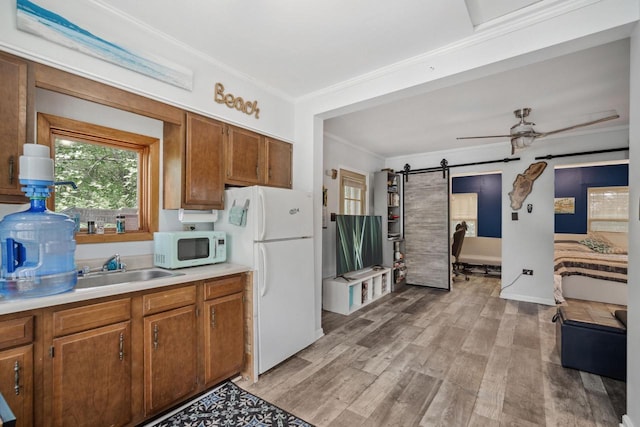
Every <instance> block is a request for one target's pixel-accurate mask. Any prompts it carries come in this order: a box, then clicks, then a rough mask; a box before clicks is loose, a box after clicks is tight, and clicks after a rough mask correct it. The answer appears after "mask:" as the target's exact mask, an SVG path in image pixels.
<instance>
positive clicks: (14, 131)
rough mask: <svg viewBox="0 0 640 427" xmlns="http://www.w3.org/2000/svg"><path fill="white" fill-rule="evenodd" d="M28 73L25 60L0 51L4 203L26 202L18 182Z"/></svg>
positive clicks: (24, 137)
mask: <svg viewBox="0 0 640 427" xmlns="http://www.w3.org/2000/svg"><path fill="white" fill-rule="evenodd" d="M28 70H29V64H28V62H27V61H25V60H22V59H20V58H17V57H15V56H12V55H8V54H5V53H1V52H0V118H1V120H0V202H4V203H25V202H27V201H28V199H27V198H25V196H24V193H23V192H22V191H21V190H20V183H19V182H18V173H19V170H18V166H19V157H20V156H21V155H22V146H23V145H24V144H25V142H27V132H28V130H29V127H30V126H28V123H30V122H31V120H30V118H31V117H30V115H28V114H27V109H28V108H29V109H31V108H33V107H32V105H31V104H32V103H31V102H29V103H28V100H29V96H28V95H30V93H31V90H30V87H31V86H30V85H29V84H28ZM28 104H29V105H28ZM30 133H31V132H30ZM31 136H33V135H32V134H31ZM31 139H32V138H31Z"/></svg>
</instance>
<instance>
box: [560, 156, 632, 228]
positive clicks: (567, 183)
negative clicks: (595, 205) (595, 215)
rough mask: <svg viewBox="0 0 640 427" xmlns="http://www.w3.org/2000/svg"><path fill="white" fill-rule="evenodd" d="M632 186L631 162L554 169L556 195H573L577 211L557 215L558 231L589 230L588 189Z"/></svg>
mask: <svg viewBox="0 0 640 427" xmlns="http://www.w3.org/2000/svg"><path fill="white" fill-rule="evenodd" d="M627 185H629V165H627V164H624V165H604V166H588V167H579V168H568V169H556V170H555V197H574V198H575V213H574V214H555V232H556V233H572V234H585V233H586V232H587V188H588V187H615V186H627Z"/></svg>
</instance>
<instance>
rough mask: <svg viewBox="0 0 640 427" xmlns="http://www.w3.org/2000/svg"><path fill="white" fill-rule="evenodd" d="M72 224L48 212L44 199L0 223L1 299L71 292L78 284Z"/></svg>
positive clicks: (33, 201)
mask: <svg viewBox="0 0 640 427" xmlns="http://www.w3.org/2000/svg"><path fill="white" fill-rule="evenodd" d="M74 229H75V223H74V221H73V220H72V219H70V218H69V217H68V216H67V215H63V214H58V213H54V212H50V211H48V210H47V209H46V206H45V199H44V198H34V199H31V206H30V208H29V209H28V210H27V211H24V212H17V213H14V214H10V215H7V216H5V217H4V218H3V219H2V221H0V251H1V252H2V271H1V274H0V297H1V298H6V299H10V298H23V297H39V296H44V295H51V294H56V293H60V292H64V291H68V290H70V289H73V287H74V286H75V285H76V282H77V270H76V266H75V260H74V254H75V249H76V242H75V240H74Z"/></svg>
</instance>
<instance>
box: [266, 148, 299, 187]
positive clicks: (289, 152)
mask: <svg viewBox="0 0 640 427" xmlns="http://www.w3.org/2000/svg"><path fill="white" fill-rule="evenodd" d="M265 141H266V142H265V146H266V164H267V167H266V168H265V169H266V171H265V184H266V185H269V186H272V187H283V188H291V161H292V157H293V146H292V145H291V144H289V143H287V142H283V141H278V140H276V139H271V138H266V139H265Z"/></svg>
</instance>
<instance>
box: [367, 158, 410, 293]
mask: <svg viewBox="0 0 640 427" xmlns="http://www.w3.org/2000/svg"><path fill="white" fill-rule="evenodd" d="M402 202H403V201H402V175H400V174H396V173H395V172H393V171H391V170H383V171H380V172H376V173H375V177H374V191H373V205H374V214H375V215H381V216H382V218H383V221H382V234H383V236H386V240H385V241H383V242H382V263H383V264H384V265H387V266H390V267H391V272H392V284H391V287H392V289H391V290H394V291H395V290H397V289H399V288H400V287H402V286H404V285H405V284H406V280H405V277H406V273H407V267H406V265H405V251H404V224H403V209H402V207H403V203H402Z"/></svg>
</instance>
